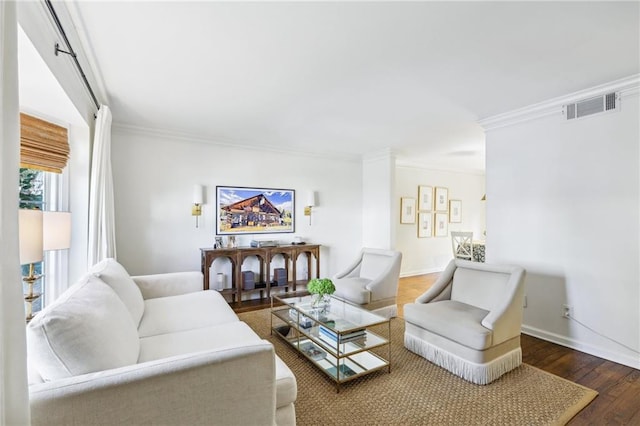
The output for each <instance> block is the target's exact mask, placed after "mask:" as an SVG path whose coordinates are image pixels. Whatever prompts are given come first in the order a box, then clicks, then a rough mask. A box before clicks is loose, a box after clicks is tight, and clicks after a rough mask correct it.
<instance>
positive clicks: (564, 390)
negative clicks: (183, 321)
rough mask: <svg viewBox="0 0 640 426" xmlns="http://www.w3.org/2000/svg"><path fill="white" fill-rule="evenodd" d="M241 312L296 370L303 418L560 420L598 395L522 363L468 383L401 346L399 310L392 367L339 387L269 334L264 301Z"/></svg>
mask: <svg viewBox="0 0 640 426" xmlns="http://www.w3.org/2000/svg"><path fill="white" fill-rule="evenodd" d="M239 317H240V319H241V320H242V321H244V322H246V323H247V324H248V325H249V326H250V327H251V328H252V329H253V330H254V331H256V333H258V334H259V335H260V336H261V337H262V338H264V339H267V340H268V341H270V342H271V343H273V345H274V347H275V350H276V353H277V354H278V355H279V356H280V358H281V359H282V360H283V361H284V362H285V363H286V364H287V365H288V366H289V368H290V369H291V370H292V371H293V373H294V374H295V376H296V380H297V383H298V399H297V401H296V417H297V423H298V425H301V426H305V425H528V426H529V425H531V426H532V425H563V424H566V423H567V422H568V421H569V420H570V419H571V418H572V417H573V416H575V415H576V414H577V413H578V412H579V411H580V410H582V409H583V408H584V407H586V406H587V405H588V404H589V402H591V400H593V398H595V397H596V395H597V392H596V391H594V390H591V389H588V388H585V387H583V386H581V385H578V384H575V383H572V382H569V381H567V380H565V379H562V378H560V377H557V376H554V375H552V374H549V373H546V372H544V371H542V370H539V369H537V368H535V367H531V366H529V365H526V364H523V365H522V366H521V367H519V368H517V369H515V370H513V371H511V372H509V373H507V374H505V375H504V376H502V377H501V378H500V379H498V380H497V381H495V382H493V383H491V384H490V385H487V386H479V385H474V384H471V383H468V382H466V381H464V380H462V379H460V378H458V377H456V376H454V375H452V374H451V373H449V372H447V371H446V370H444V369H442V368H440V367H437V366H435V365H434V364H431V363H430V362H428V361H426V360H425V359H424V358H422V357H419V356H417V355H415V354H413V353H411V352H409V351H408V350H407V349H405V347H404V343H403V338H404V320H403V319H402V318H394V319H393V320H392V321H391V373H388V372H387V370H383V371H379V372H375V373H372V374H370V375H367V376H363V377H360V378H357V379H355V380H352V381H350V382H347V383H343V384H342V386H341V388H340V393H337V392H336V388H335V384H334V382H333V381H332V380H331V379H330V378H329V377H328V376H327V375H325V374H324V373H323V372H321V371H320V370H319V369H317V368H316V367H315V366H314V365H312V364H311V362H310V361H308V360H307V359H306V358H304V357H302V356H298V354H297V352H296V351H295V350H294V349H293V348H292V347H290V346H289V345H288V344H287V343H285V342H284V341H283V340H282V339H280V338H279V337H277V336H276V335H273V336H272V335H271V333H270V318H269V309H263V310H260V311H253V312H247V313H242V314H240V315H239ZM385 327H386V326H385ZM382 330H385V329H382ZM381 333H383V335H386V331H384V332H383V331H381ZM384 353H385V354H386V349H385V352H384Z"/></svg>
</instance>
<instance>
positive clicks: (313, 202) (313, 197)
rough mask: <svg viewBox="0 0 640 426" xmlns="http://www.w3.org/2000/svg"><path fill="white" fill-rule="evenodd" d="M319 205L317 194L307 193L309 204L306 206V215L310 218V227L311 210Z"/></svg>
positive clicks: (313, 192)
mask: <svg viewBox="0 0 640 426" xmlns="http://www.w3.org/2000/svg"><path fill="white" fill-rule="evenodd" d="M316 204H317V199H316V192H315V191H308V192H307V204H306V205H305V206H304V215H305V216H309V225H311V209H312V208H313V207H315V206H316Z"/></svg>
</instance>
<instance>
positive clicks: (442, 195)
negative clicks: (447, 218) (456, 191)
mask: <svg viewBox="0 0 640 426" xmlns="http://www.w3.org/2000/svg"><path fill="white" fill-rule="evenodd" d="M435 206H436V207H435V210H436V211H437V212H446V211H447V209H448V208H449V189H447V188H443V187H441V186H436V195H435Z"/></svg>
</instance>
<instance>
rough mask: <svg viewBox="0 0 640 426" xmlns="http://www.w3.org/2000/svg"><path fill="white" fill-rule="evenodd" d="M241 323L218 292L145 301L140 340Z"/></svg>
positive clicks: (211, 291) (139, 331) (196, 293)
mask: <svg viewBox="0 0 640 426" xmlns="http://www.w3.org/2000/svg"><path fill="white" fill-rule="evenodd" d="M235 321H239V319H238V316H237V315H236V314H235V313H234V312H233V310H232V309H231V308H230V307H229V304H228V303H227V301H226V300H225V299H224V297H222V295H221V294H220V293H218V292H217V291H215V290H203V291H198V292H195V293H187V294H181V295H178V296H168V297H158V298H155V299H147V300H145V301H144V316H143V317H142V321H140V325H139V326H138V335H139V336H140V337H148V336H155V335H158V334H166V333H173V332H176V331H185V330H190V329H193V328H201V327H208V326H213V325H220V324H225V323H229V322H235Z"/></svg>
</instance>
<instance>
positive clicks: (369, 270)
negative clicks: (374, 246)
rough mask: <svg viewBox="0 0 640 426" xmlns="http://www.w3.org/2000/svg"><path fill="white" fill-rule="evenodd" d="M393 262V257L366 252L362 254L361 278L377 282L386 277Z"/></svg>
mask: <svg viewBox="0 0 640 426" xmlns="http://www.w3.org/2000/svg"><path fill="white" fill-rule="evenodd" d="M392 261H393V257H392V256H390V255H388V254H385V253H373V252H369V251H365V252H364V253H363V254H362V263H361V264H360V274H359V275H360V276H361V277H362V278H368V279H369V280H375V279H376V278H378V277H380V276H382V275H384V273H385V271H387V270H388V269H389V265H390V264H391V262H392Z"/></svg>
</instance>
